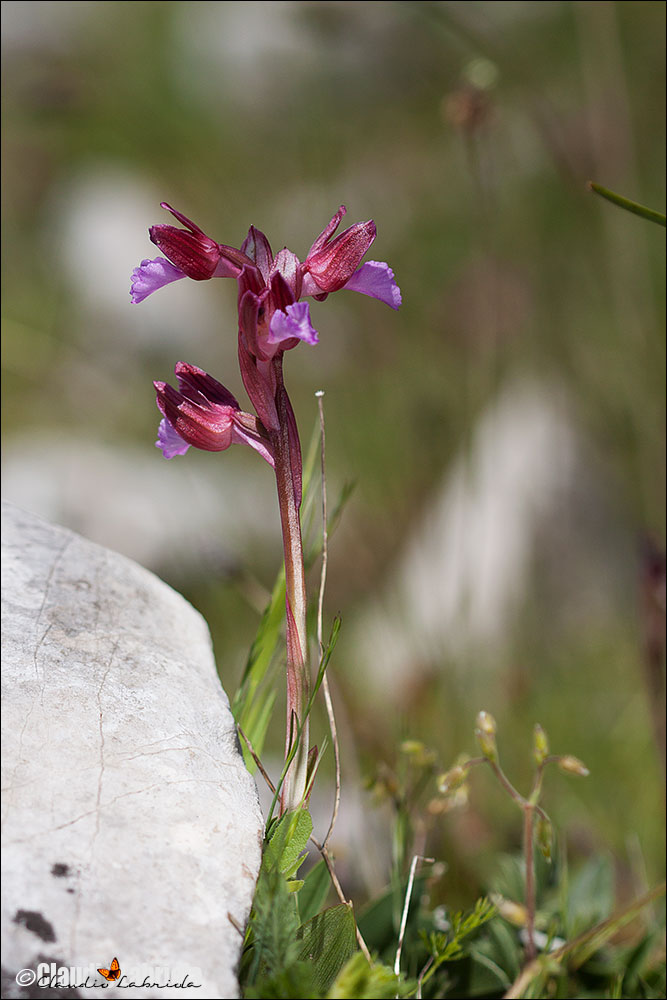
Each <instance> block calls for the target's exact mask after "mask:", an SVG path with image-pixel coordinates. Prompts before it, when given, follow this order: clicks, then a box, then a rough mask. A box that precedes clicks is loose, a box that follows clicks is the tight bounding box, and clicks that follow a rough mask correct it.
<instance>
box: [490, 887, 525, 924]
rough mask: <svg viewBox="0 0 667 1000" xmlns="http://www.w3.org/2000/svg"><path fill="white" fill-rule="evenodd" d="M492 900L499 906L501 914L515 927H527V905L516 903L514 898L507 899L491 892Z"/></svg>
mask: <svg viewBox="0 0 667 1000" xmlns="http://www.w3.org/2000/svg"><path fill="white" fill-rule="evenodd" d="M491 902H492V903H493V904H494V906H495V907H496V908H497V910H498V913H499V914H500V916H501V917H502V918H503V919H504V920H507V922H508V923H510V924H514V926H515V927H525V926H526V922H527V919H528V914H527V912H526V907H525V906H523V904H522V903H515V902H514V901H513V900H512V899H505V898H504V897H503V896H500V895H498V894H497V893H492V894H491Z"/></svg>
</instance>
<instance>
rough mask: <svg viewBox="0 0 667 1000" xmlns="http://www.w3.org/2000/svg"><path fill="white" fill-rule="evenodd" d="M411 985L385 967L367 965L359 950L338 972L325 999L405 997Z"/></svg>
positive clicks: (412, 989) (410, 989)
mask: <svg viewBox="0 0 667 1000" xmlns="http://www.w3.org/2000/svg"><path fill="white" fill-rule="evenodd" d="M412 992H414V984H413V983H411V982H409V981H406V980H403V979H401V978H400V977H399V976H397V975H396V974H395V973H394V972H393V971H392V970H391V969H390V968H389V967H388V966H386V965H381V964H379V963H378V962H374V963H373V964H372V965H369V964H368V962H367V961H366V959H365V957H364V956H363V955H362V954H361V952H357V953H356V954H355V955H353V956H352V958H351V959H350V960H349V962H347V964H346V965H345V966H344V967H343V968H342V969H341V971H340V972H339V973H338V977H337V978H336V981H335V983H334V984H333V986H332V987H331V989H330V990H329V994H328V1000H348V998H349V1000H356V998H358V997H364V998H365V1000H393V998H394V997H404V996H409V995H410V994H411V993H412Z"/></svg>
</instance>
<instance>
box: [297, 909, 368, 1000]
mask: <svg viewBox="0 0 667 1000" xmlns="http://www.w3.org/2000/svg"><path fill="white" fill-rule="evenodd" d="M297 938H298V939H299V941H301V950H300V951H299V958H300V959H301V960H302V961H304V962H309V963H310V964H311V966H312V970H313V982H314V984H315V988H316V990H317V992H318V995H326V993H327V992H328V990H329V987H330V986H331V985H332V983H333V982H334V980H335V979H336V976H337V975H338V973H339V971H340V969H341V968H342V966H343V965H345V963H346V962H347V961H348V960H349V959H350V958H351V957H352V955H353V954H354V952H355V951H356V950H357V936H356V925H355V922H354V916H353V913H352V907H351V906H348V905H347V904H346V903H341V904H340V905H339V906H331V907H330V908H329V909H328V910H323V911H322V913H318V914H316V915H315V916H314V917H313V918H312V919H311V920H309V921H308V923H307V924H303V925H302V926H301V927H300V928H299V930H298V932H297Z"/></svg>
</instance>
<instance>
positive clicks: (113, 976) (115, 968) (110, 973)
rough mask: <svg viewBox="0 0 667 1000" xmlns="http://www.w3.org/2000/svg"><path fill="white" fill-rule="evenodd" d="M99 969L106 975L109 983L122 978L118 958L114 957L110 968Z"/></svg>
mask: <svg viewBox="0 0 667 1000" xmlns="http://www.w3.org/2000/svg"><path fill="white" fill-rule="evenodd" d="M97 971H98V972H99V974H100V975H101V976H104V978H105V979H106V981H107V982H108V983H115V982H116V980H117V979H120V965H119V964H118V959H117V958H114V960H113V962H112V963H111V965H110V966H109V968H108V969H98V970H97Z"/></svg>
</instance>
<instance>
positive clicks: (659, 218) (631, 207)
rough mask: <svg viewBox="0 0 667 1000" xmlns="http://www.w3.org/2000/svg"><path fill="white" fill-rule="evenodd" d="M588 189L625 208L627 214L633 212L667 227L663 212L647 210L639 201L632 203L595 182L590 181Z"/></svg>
mask: <svg viewBox="0 0 667 1000" xmlns="http://www.w3.org/2000/svg"><path fill="white" fill-rule="evenodd" d="M588 187H589V188H590V190H591V191H595V193H596V194H599V195H600V196H601V197H602V198H606V199H607V201H611V202H612V203H613V204H614V205H618V207H619V208H624V209H625V210H626V212H632V213H633V215H640V216H641V217H642V219H648V221H649V222H655V223H657V225H659V226H665V225H667V220H666V219H665V216H664V215H663V213H662V212H656V211H655V210H654V209H652V208H647V207H646V205H640V204H639V202H638V201H630V199H629V198H624V197H623V195H622V194H616V192H615V191H610V190H609V188H606V187H602V185H601V184H596V183H595V182H594V181H589V182H588Z"/></svg>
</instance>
